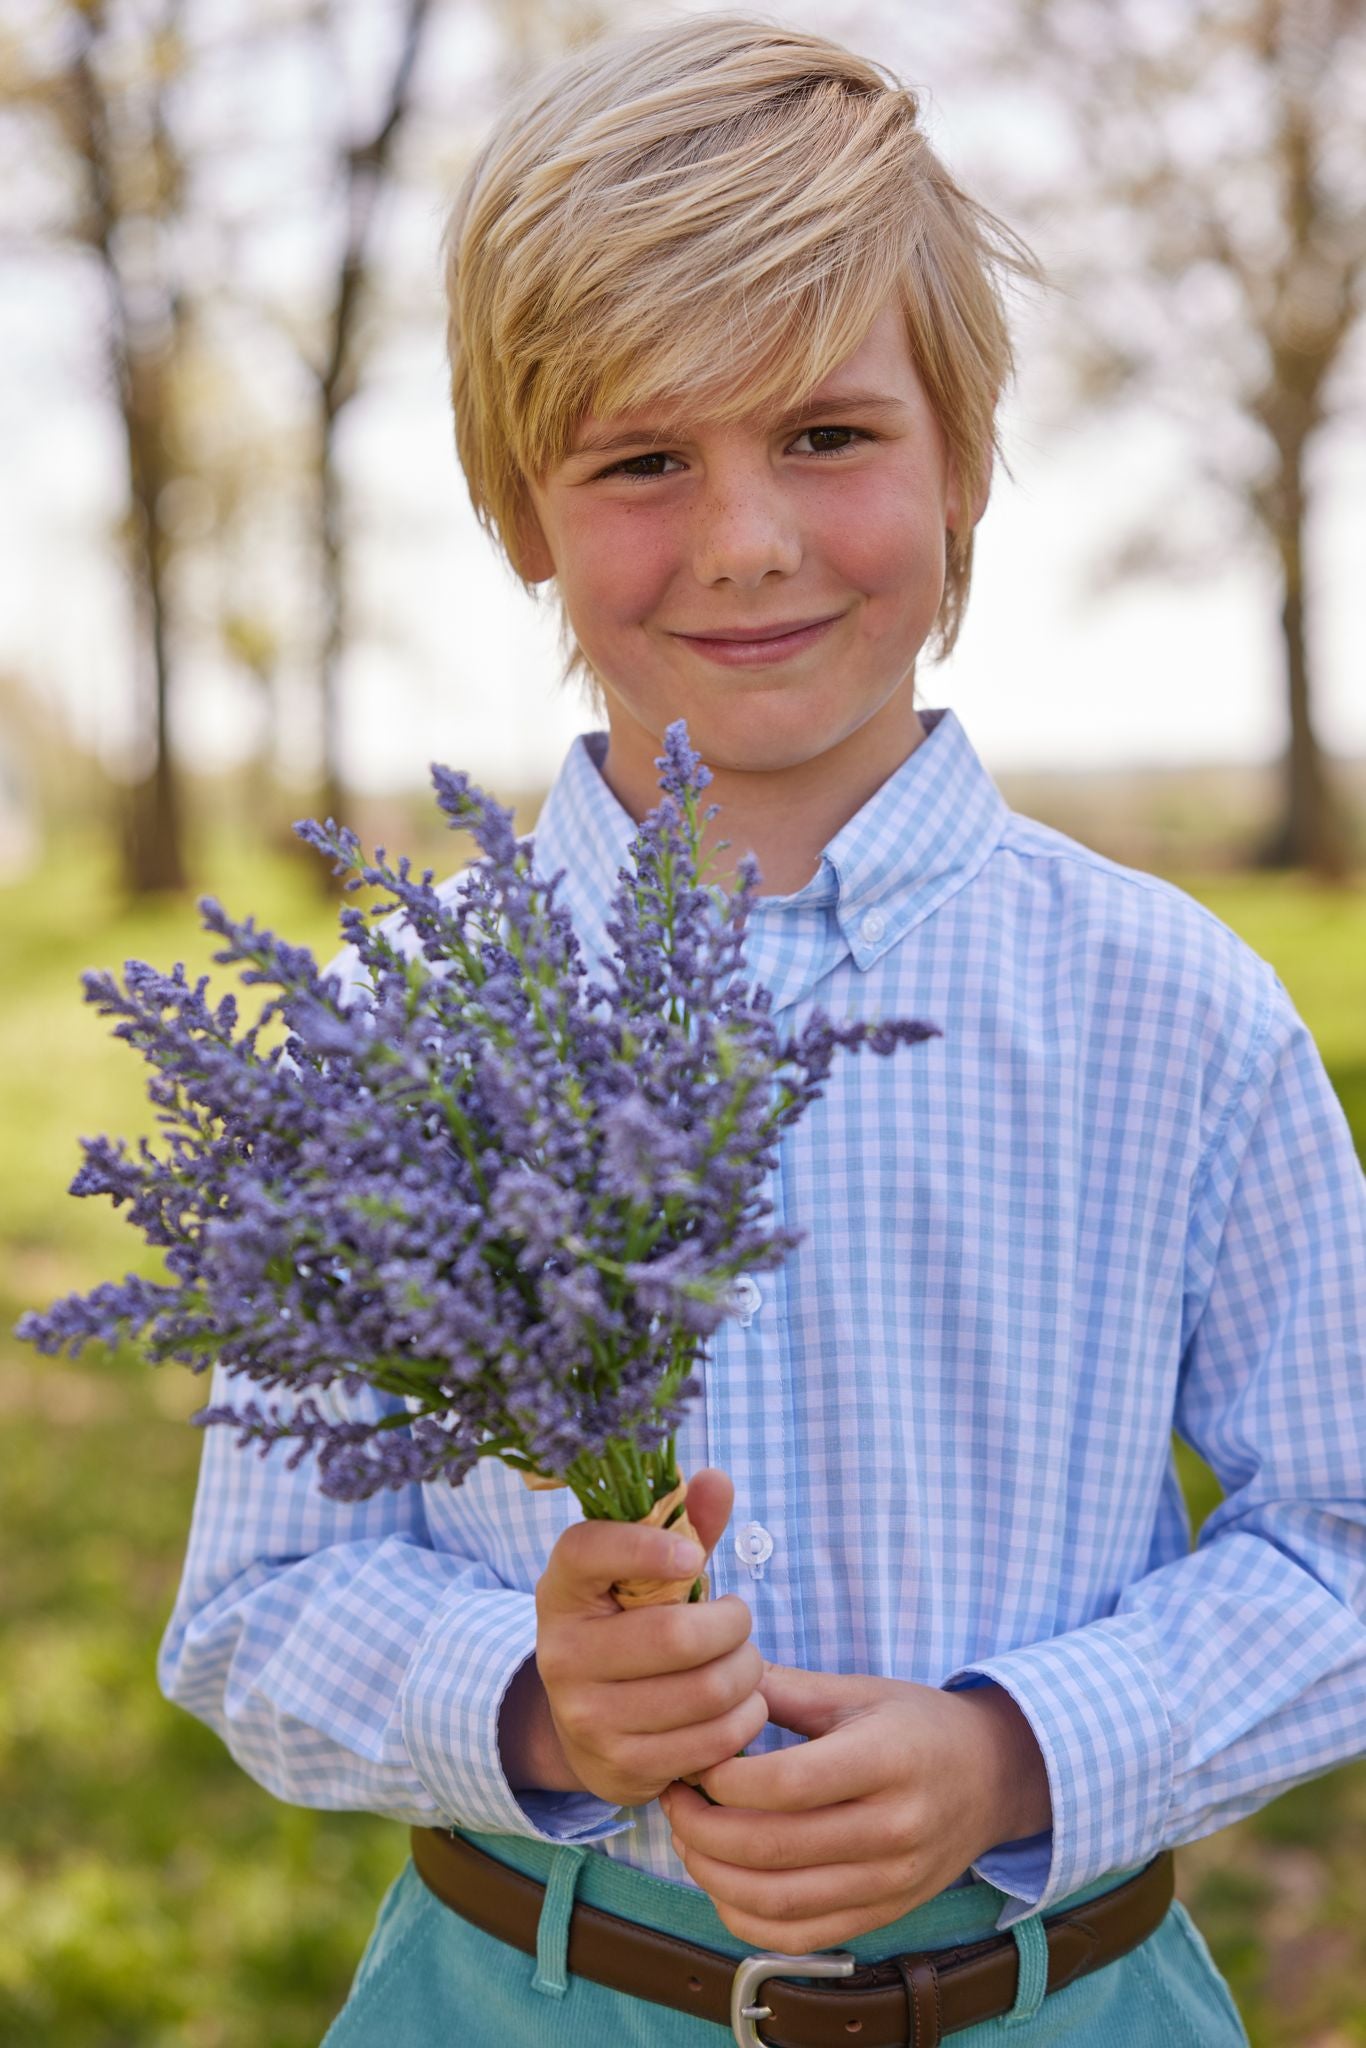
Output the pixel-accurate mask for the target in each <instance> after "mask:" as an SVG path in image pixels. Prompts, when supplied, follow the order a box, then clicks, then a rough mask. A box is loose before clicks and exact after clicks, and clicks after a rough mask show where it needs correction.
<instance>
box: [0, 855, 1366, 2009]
mask: <svg viewBox="0 0 1366 2048" xmlns="http://www.w3.org/2000/svg"><path fill="white" fill-rule="evenodd" d="M206 873H207V877H208V881H207V886H209V887H210V888H212V889H213V890H214V892H215V893H217V894H219V895H220V896H222V897H223V899H224V900H225V901H226V902H227V903H228V905H229V907H230V908H232V909H235V910H243V909H246V908H247V907H250V908H251V909H252V910H253V911H254V912H255V913H256V914H257V915H258V916H259V917H261V918H262V919H263V920H264V921H265V922H267V923H273V924H275V925H276V926H277V927H278V928H279V929H281V930H282V931H284V932H286V933H287V934H288V935H289V936H290V937H291V938H292V939H295V940H301V941H305V942H307V943H309V944H311V945H313V946H314V947H315V949H317V950H318V951H319V952H320V954H322V955H324V956H325V955H326V954H328V953H330V952H331V950H332V948H333V944H334V939H335V913H334V911H333V909H331V908H330V907H329V906H328V905H327V904H326V903H325V902H324V901H323V900H322V899H320V897H319V894H318V891H317V886H316V882H315V879H314V871H313V870H312V869H311V868H310V867H309V866H308V865H307V864H305V863H301V862H286V861H282V860H278V859H265V858H255V859H247V858H244V857H242V856H240V855H238V854H236V853H230V852H229V851H228V850H227V849H226V848H223V849H220V851H219V853H218V855H217V857H216V859H210V860H209V862H208V863H207V867H206ZM1179 879H1181V880H1182V885H1183V886H1185V887H1187V888H1190V889H1191V890H1192V893H1194V894H1198V895H1200V896H1201V897H1202V898H1203V899H1204V900H1205V901H1207V902H1208V903H1209V904H1210V907H1211V908H1212V909H1214V910H1215V911H1216V912H1217V914H1218V915H1219V916H1221V917H1223V918H1224V919H1225V921H1226V922H1228V923H1229V924H1231V925H1233V926H1234V928H1235V929H1236V930H1238V931H1240V932H1242V933H1243V935H1244V936H1245V937H1246V938H1247V939H1248V940H1249V942H1250V943H1251V944H1252V945H1254V946H1255V947H1256V948H1257V950H1258V951H1259V952H1261V953H1263V954H1264V956H1265V957H1266V958H1268V959H1270V960H1271V961H1273V963H1274V964H1275V965H1276V967H1277V970H1278V971H1279V972H1280V974H1281V977H1282V979H1283V980H1284V981H1285V983H1286V985H1287V987H1288V988H1289V990H1290V992H1291V994H1292V996H1293V997H1294V999H1295V1001H1296V1003H1297V1004H1298V1006H1299V1007H1300V1009H1301V1011H1302V1013H1303V1015H1304V1016H1305V1018H1306V1020H1307V1022H1308V1023H1309V1024H1310V1027H1311V1029H1313V1031H1314V1032H1315V1035H1316V1037H1317V1038H1318V1040H1319V1043H1320V1045H1321V1047H1322V1049H1323V1051H1324V1054H1325V1058H1326V1059H1327V1061H1328V1064H1329V1067H1330V1071H1331V1072H1332V1074H1333V1077H1334V1081H1335V1083H1336V1085H1337V1086H1338V1088H1339V1091H1340V1093H1341V1094H1342V1097H1343V1100H1344V1102H1345V1103H1346V1105H1347V1107H1348V1111H1349V1115H1350V1116H1351V1119H1352V1122H1353V1127H1354V1130H1355V1133H1356V1138H1357V1142H1358V1146H1359V1148H1361V1149H1362V1150H1363V1152H1366V895H1363V894H1358V895H1355V896H1352V895H1348V896H1346V897H1342V898H1328V897H1325V896H1323V895H1321V894H1317V893H1316V892H1314V891H1313V890H1310V889H1306V888H1304V887H1302V886H1300V885H1297V884H1295V883H1292V882H1283V881H1267V880H1262V879H1258V880H1247V881H1244V880H1239V879H1227V878H1221V879H1220V880H1219V882H1218V883H1217V884H1211V885H1210V886H1209V887H1208V888H1205V887H1202V886H1201V885H1200V883H1199V881H1198V879H1196V880H1194V881H1193V880H1192V879H1191V878H1189V877H1184V878H1179ZM0 937H2V938H3V943H4V948H5V956H6V960H7V965H8V970H9V971H8V973H7V977H6V997H5V1003H4V1006H3V1010H0V1419H2V1422H3V1441H4V1467H3V1473H4V1476H3V1480H0V1556H3V1558H4V1560H5V1563H4V1576H3V1581H2V1582H0V1584H2V1591H0V1803H2V1804H3V1811H4V1814H5V1819H6V1826H5V1828H4V1830H3V1841H0V2042H3V2043H5V2044H7V2048H8V2044H10V2043H13V2044H14V2048H308V2044H310V2043H315V2042H317V2041H318V2040H319V2038H320V2037H321V2035H322V2033H323V2032H324V2030H325V2028H326V2026H327V2024H328V2022H329V2020H330V2018H331V2017H332V2015H333V2014H334V2013H335V2011H336V2010H337V2008H338V2007H339V2006H340V2004H341V2003H342V2000H343V1999H344V1997H345V1993H346V1988H347V1984H348V1982H349V1980H350V1976H351V1972H352V1970H353V1968H354V1966H355V1962H356V1959H357V1957H358V1956H359V1953H360V1950H361V1947H362V1946H363V1944H364V1941H365V1938H366V1935H367V1934H368V1932H369V1929H370V1925H371V1922H372V1920H373V1917H374V1912H375V1908H376V1905H377V1903H378V1900H379V1897H380V1895H381V1893H382V1891H383V1889H384V1887H385V1885H386V1884H387V1883H388V1881H389V1879H390V1877H391V1876H392V1875H393V1874H394V1873H395V1872H396V1871H397V1870H398V1868H399V1867H400V1865H401V1863H402V1861H403V1859H404V1856H405V1854H406V1835H405V1831H404V1830H403V1829H402V1828H400V1827H398V1826H396V1825H394V1824H392V1823H389V1822H386V1821H382V1820H379V1819H376V1818H374V1817H372V1816H368V1815H362V1814H324V1813H314V1812H310V1811H305V1810H302V1809H299V1808H294V1807H287V1806H283V1805H280V1804H279V1803H277V1802H276V1801H274V1800H272V1799H271V1798H270V1797H269V1796H268V1795H267V1794H266V1793H265V1792H264V1791H261V1790H260V1789H259V1788H258V1787H256V1786H255V1785H254V1784H253V1783H252V1782H251V1781H250V1780H249V1779H247V1778H246V1777H245V1776H244V1775H243V1774H242V1773H241V1772H240V1771H239V1770H238V1769H237V1767H236V1766H235V1765H234V1764H233V1763H232V1762H231V1760H230V1759H229V1758H228V1756H227V1754H226V1752H225V1751H224V1750H223V1749H222V1747H221V1745H220V1744H219V1743H218V1741H217V1740H216V1738H215V1737H214V1736H212V1735H211V1734H210V1733H209V1732H208V1731H207V1730H206V1729H205V1728H203V1727H201V1726H200V1724H199V1723H197V1722H196V1721H194V1720H192V1719H191V1718H190V1717H189V1716H188V1715H186V1714H184V1713H182V1712H180V1711H179V1710H177V1709H175V1708H173V1707H170V1706H168V1705H167V1704H166V1703H165V1702H164V1701H163V1700H162V1699H161V1697H160V1695H159V1693H158V1692H157V1690H156V1685H155V1679H154V1659H155V1653H156V1646H157V1642H158V1640H159V1638H160V1635H161V1631H162V1628H163V1627H164V1624H165V1620H166V1617H167V1614H168V1612H169V1609H170V1605H171V1601H172V1599H173V1596H174V1592H175V1586H176V1581H177V1577H178V1573H179V1569H180V1562H181V1557H182V1553H183V1548H184V1540H185V1533H186V1530H187V1527H188V1524H189V1517H190V1510H191V1505H192V1501H193V1495H194V1483H195V1471H196V1465H197V1459H198V1449H199V1438H198V1435H197V1433H196V1432H195V1431H193V1430H192V1429H190V1428H188V1427H187V1426H186V1420H185V1418H186V1417H187V1416H188V1414H189V1412H190V1411H191V1409H192V1408H194V1407H195V1406H197V1405H198V1403H199V1401H200V1399H201V1396H202V1388H201V1386H200V1383H198V1382H196V1381H193V1380H191V1379H190V1378H189V1376H188V1375H185V1374H183V1373H181V1372H179V1371H178V1370H177V1371H175V1372H174V1373H172V1372H170V1371H165V1370H163V1371H162V1372H160V1373H154V1372H149V1371H148V1370H147V1368H146V1367H145V1366H144V1365H142V1364H141V1363H140V1362H139V1361H138V1360H137V1359H136V1358H133V1357H128V1356H125V1357H120V1358H118V1359H113V1360H108V1359H106V1360H101V1361H95V1360H91V1361H89V1362H86V1361H81V1362H80V1363H78V1364H75V1365H72V1364H69V1363H57V1362H53V1361H45V1360H40V1359H38V1358H36V1357H35V1356H34V1355H33V1354H32V1353H30V1352H28V1351H27V1350H26V1349H24V1348H23V1347H20V1346H17V1345H15V1344H14V1343H13V1342H12V1341H11V1340H10V1339H9V1337H8V1334H7V1333H8V1331H9V1329H10V1327H11V1325H12V1323H13V1320H14V1318H15V1316H16V1315H17V1314H18V1313H19V1312H20V1311H21V1310H22V1309H23V1308H26V1307H29V1306H33V1305H35V1304H41V1303H45V1302H47V1301H49V1300H51V1299H52V1298H53V1297H54V1296H55V1295H57V1294H59V1293H62V1292H64V1291H66V1290H68V1289H70V1288H78V1287H86V1286H89V1285H92V1284H93V1283H94V1282H96V1281H97V1280H100V1279H103V1278H107V1277H109V1276H111V1275H114V1274H118V1273H121V1272H123V1271H124V1270H125V1269H126V1268H127V1267H128V1266H129V1265H133V1266H135V1267H137V1268H138V1269H140V1270H150V1266H149V1263H148V1262H149V1254H147V1253H146V1252H145V1251H143V1250H142V1249H141V1247H140V1245H139V1243H138V1242H137V1241H136V1240H134V1239H133V1238H132V1236H131V1235H130V1233H129V1232H128V1230H127V1228H126V1226H124V1225H123V1224H122V1223H121V1221H120V1220H119V1218H118V1217H117V1216H116V1215H115V1214H114V1213H113V1212H112V1211H111V1210H110V1209H109V1207H108V1205H107V1204H103V1203H93V1202H73V1201H71V1200H70V1199H69V1198H68V1196H67V1194H66V1192H65V1190H66V1186H67V1183H68V1181H69V1180H70V1178H71V1174H72V1172H73V1171H74V1169H75V1166H76V1164H77V1163H78V1156H79V1155H78V1150H77V1145H76V1138H77V1135H78V1134H79V1133H85V1134H92V1133H94V1132H95V1131H99V1130H109V1131H117V1132H122V1133H131V1132H133V1131H134V1130H137V1129H143V1128H147V1127H148V1115H147V1111H146V1107H145V1102H144V1097H143V1080H142V1064H141V1062H140V1061H139V1060H137V1059H136V1058H135V1057H134V1056H133V1055H132V1054H131V1053H129V1052H128V1051H127V1050H126V1049H125V1048H123V1047H121V1046H118V1045H116V1044H114V1043H113V1042H112V1041H111V1039H110V1038H109V1036H108V1027H107V1025H106V1024H105V1023H104V1022H103V1021H102V1020H100V1019H98V1018H97V1017H95V1015H94V1014H93V1012H92V1011H91V1010H89V1009H88V1008H87V1007H86V1006H85V1005H84V1004H83V1003H82V1002H81V1000H80V998H79V991H78V987H77V976H78V974H79V972H80V970H81V968H83V967H86V966H95V965H102V966H117V965H119V964H121V963H122V961H123V960H124V959H125V958H126V957H128V956H130V955H137V956H140V957H143V958H146V959H149V960H152V961H154V962H155V963H157V964H158V965H162V966H165V965H168V964H169V963H170V962H171V961H173V960H175V959H177V958H183V959H185V960H186V964H187V966H190V967H191V968H194V969H196V970H202V969H204V968H206V967H207V966H208V960H207V953H208V944H207V942H206V941H203V940H202V937H201V935H200V933H199V931H198V927H197V921H196V919H195V916H194V913H193V911H192V909H191V908H190V907H189V906H188V905H186V904H183V903H180V904H170V905H160V906H150V907H149V906H143V907H140V908H137V909H135V910H131V911H130V910H128V909H127V908H126V907H123V906H121V905H120V904H119V902H118V900H117V898H116V896H115V894H114V892H113V889H112V887H111V886H110V882H109V879H108V876H107V872H106V870H105V868H104V867H103V865H102V863H101V861H100V859H99V858H98V856H97V855H96V853H95V852H94V851H93V849H91V848H88V847H81V846H79V845H76V846H74V847H72V848H71V849H70V850H69V851H68V852H67V854H66V855H65V856H64V858H63V859H62V860H61V861H60V862H59V863H57V864H55V865H53V866H52V867H51V868H49V869H48V870H47V871H45V872H44V874H43V875H42V876H41V877H39V878H38V879H36V880H35V879H34V878H29V879H27V880H26V881H25V882H24V883H23V885H22V886H21V887H12V888H9V889H6V890H3V891H0ZM1180 1457H1181V1469H1182V1474H1183V1478H1184V1480H1185V1482H1186V1484H1187V1488H1188V1493H1189V1497H1190V1500H1191V1504H1192V1510H1193V1514H1194V1517H1195V1519H1196V1521H1197V1522H1198V1521H1199V1520H1200V1519H1202V1518H1203V1515H1204V1514H1206V1513H1207V1512H1208V1511H1209V1508H1210V1507H1211V1506H1212V1505H1213V1502H1214V1500H1215V1499H1217V1492H1218V1490H1217V1486H1216V1485H1215V1483H1214V1481H1213V1479H1212V1476H1211V1475H1210V1474H1209V1473H1208V1472H1207V1471H1206V1470H1205V1469H1204V1468H1203V1467H1202V1466H1201V1465H1200V1464H1199V1462H1198V1460H1196V1459H1195V1458H1194V1457H1192V1456H1191V1455H1190V1454H1189V1453H1187V1452H1185V1451H1184V1450H1183V1451H1182V1452H1181V1454H1180ZM1363 1849H1366V1766H1362V1765H1354V1766H1351V1767H1348V1768H1346V1769H1343V1770H1339V1771H1336V1772H1333V1773H1332V1774H1330V1775H1329V1776H1327V1777H1325V1778H1322V1779H1318V1780H1315V1781H1313V1782H1312V1783H1310V1784H1308V1785H1305V1786H1302V1787H1299V1788H1298V1789H1297V1790H1295V1791H1293V1792H1291V1793H1289V1794H1287V1795H1285V1796H1284V1797H1282V1798H1280V1799H1278V1800H1276V1801H1274V1802H1273V1803H1272V1805H1271V1806H1269V1807H1267V1808H1266V1809H1265V1810H1264V1811H1263V1812H1262V1813H1261V1814H1259V1815H1256V1816H1254V1817H1253V1818H1251V1819H1249V1820H1247V1821H1243V1822H1240V1823H1239V1824H1238V1825H1237V1826H1235V1827H1232V1828H1229V1829H1225V1830H1224V1831H1222V1832H1221V1833H1220V1834H1218V1835H1215V1836H1213V1837H1211V1838H1209V1839H1208V1840H1207V1841H1206V1842H1203V1843H1199V1844H1195V1845H1193V1846H1192V1847H1190V1848H1188V1849H1186V1850H1183V1852H1182V1854H1181V1857H1180V1858H1179V1859H1178V1860H1179V1862H1180V1864H1181V1867H1182V1876H1181V1887H1182V1895H1183V1897H1184V1898H1185V1899H1186V1901H1187V1903H1188V1904H1189V1905H1190V1906H1191V1907H1192V1910H1193V1911H1194V1912H1195V1914H1196V1916H1197V1918H1198V1920H1199V1921H1200V1924H1201V1926H1202V1927H1203V1928H1204V1930H1205V1932H1206V1934H1207V1936H1208V1938H1209V1939H1210V1942H1211V1945H1212V1946H1213V1948H1214V1950H1215V1954H1216V1956H1217V1958H1218V1960H1219V1961H1220V1963H1221V1966H1222V1967H1223V1968H1224V1969H1225V1970H1226V1971H1227V1972H1228V1973H1229V1975H1230V1977H1231V1978H1232V1980H1233V1983H1234V1987H1235V1990H1236V1993H1237V1996H1238V1999H1239V2002H1240V2004H1241V2005H1242V2007H1243V2010H1244V2012H1245V2014H1246V2015H1247V2018H1248V2023H1249V2029H1250V2031H1251V2034H1252V2038H1253V2039H1254V2041H1256V2042H1257V2043H1258V2048H1291V2044H1294V2048H1309V2044H1311V2043H1316V2044H1321V2048H1329V2044H1330V2043H1331V2044H1333V2048H1338V2044H1344V2043H1363V2044H1366V1993H1364V1992H1363V1990H1362V1988H1361V1987H1362V1985H1363V1984H1366V1931H1364V1930H1363V1929H1362V1927H1361V1925H1360V1916H1359V1911H1358V1897H1359V1887H1360V1872H1361V1869H1362V1868H1363V1867H1366V1864H1364V1863H1363Z"/></svg>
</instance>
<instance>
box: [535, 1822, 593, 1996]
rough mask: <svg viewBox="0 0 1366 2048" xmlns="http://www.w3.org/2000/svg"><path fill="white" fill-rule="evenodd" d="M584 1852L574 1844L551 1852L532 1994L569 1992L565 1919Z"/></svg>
mask: <svg viewBox="0 0 1366 2048" xmlns="http://www.w3.org/2000/svg"><path fill="white" fill-rule="evenodd" d="M587 1854H588V1851H587V1849H585V1848H583V1847H581V1846H580V1845H579V1844H578V1843H575V1842H562V1843H561V1844H560V1846H559V1847H558V1848H557V1849H556V1851H555V1859H554V1861H553V1862H552V1864H551V1866H550V1876H549V1877H548V1878H547V1879H546V1887H545V1897H544V1898H543V1899H542V1900H541V1917H540V1919H539V1920H538V1921H537V1923H536V1974H535V1976H534V1977H533V1978H532V1980H531V1988H532V1990H533V1991H543V1992H544V1993H545V1995H546V1997H547V1998H563V1997H564V1994H565V1992H566V1991H567V1990H568V1989H569V1919H570V1915H571V1914H572V1913H573V1911H574V1887H575V1885H576V1884H577V1883H578V1881H579V1871H580V1870H581V1869H582V1867H583V1859H584V1857H585V1856H586V1855H587Z"/></svg>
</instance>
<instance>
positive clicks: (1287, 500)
mask: <svg viewBox="0 0 1366 2048" xmlns="http://www.w3.org/2000/svg"><path fill="white" fill-rule="evenodd" d="M1303 458H1304V448H1303V443H1302V442H1296V443H1293V444H1291V445H1290V446H1289V447H1283V449H1282V471H1281V476H1280V478H1279V480H1278V481H1279V485H1280V488H1279V490H1278V491H1277V493H1276V497H1277V499H1278V501H1279V512H1280V517H1279V518H1278V519H1277V521H1276V527H1275V540H1276V544H1277V548H1278V551H1279V554H1280V558H1281V577H1282V601H1281V642H1282V647H1283V650H1284V660H1285V671H1284V672H1285V681H1286V693H1287V705H1288V709H1289V713H1290V739H1289V744H1288V745H1287V747H1286V751H1285V754H1284V755H1283V757H1282V761H1281V773H1282V800H1281V801H1282V809H1281V817H1280V821H1279V823H1278V824H1277V825H1276V827H1275V829H1274V830H1273V831H1272V832H1271V833H1270V835H1269V836H1268V838H1267V839H1266V841H1265V842H1264V844H1263V846H1262V848H1261V850H1260V853H1259V855H1258V862H1257V864H1258V865H1259V866H1261V867H1264V868H1304V869H1307V870H1308V872H1309V873H1310V874H1312V875H1314V876H1315V877H1316V878H1317V879H1318V880H1319V881H1322V882H1336V883H1341V882H1345V881H1346V880H1347V878H1348V875H1349V872H1350V868H1351V859H1350V854H1349V848H1348V840H1347V828H1346V821H1345V818H1344V815H1343V809H1342V804H1341V800H1340V798H1339V796H1338V793H1337V791H1336V789H1335V788H1334V785H1333V782H1332V779H1331V777H1330V774H1329V770H1328V765H1327V762H1326V761H1325V759H1324V755H1323V749H1322V748H1321V747H1320V745H1319V741H1318V735H1317V734H1316V732H1315V731H1314V722H1313V717H1312V715H1311V711H1310V671H1309V650H1308V646H1307V642H1306V634H1305V603H1304V486H1303Z"/></svg>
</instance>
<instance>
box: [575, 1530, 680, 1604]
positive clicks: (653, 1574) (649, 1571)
mask: <svg viewBox="0 0 1366 2048" xmlns="http://www.w3.org/2000/svg"><path fill="white" fill-rule="evenodd" d="M702 1564H703V1558H702V1553H701V1551H700V1550H699V1549H698V1547H697V1545H696V1544H695V1543H691V1542H689V1541H688V1540H687V1539H686V1538H685V1537H680V1536H671V1535H669V1534H668V1533H667V1531H665V1530H663V1529H649V1528H646V1527H644V1526H643V1525H642V1524H640V1523H637V1522H574V1523H571V1524H570V1526H569V1528H567V1529H566V1530H565V1532H564V1534H563V1535H562V1536H560V1537H559V1538H558V1539H557V1540H556V1542H555V1545H554V1547H553V1549H552V1550H551V1553H550V1556H549V1558H548V1559H547V1561H546V1568H545V1570H544V1572H543V1573H542V1574H541V1578H540V1582H539V1584H538V1585H537V1588H536V1604H537V1607H538V1608H539V1609H540V1610H541V1611H542V1612H547V1611H549V1612H554V1613H557V1614H608V1613H620V1611H621V1610H620V1608H618V1606H617V1603H616V1601H615V1600H614V1599H613V1598H612V1593H611V1588H612V1586H613V1585H615V1584H616V1582H617V1581H618V1580H619V1579H649V1578H660V1579H677V1578H683V1577H685V1576H687V1575H688V1574H689V1573H691V1574H693V1575H696V1574H697V1573H699V1572H700V1571H701V1570H702Z"/></svg>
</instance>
